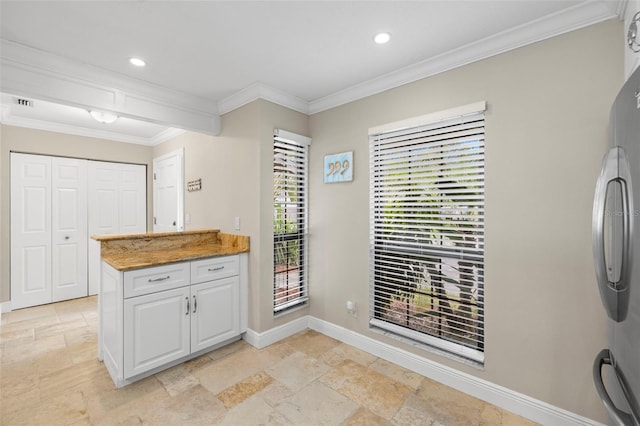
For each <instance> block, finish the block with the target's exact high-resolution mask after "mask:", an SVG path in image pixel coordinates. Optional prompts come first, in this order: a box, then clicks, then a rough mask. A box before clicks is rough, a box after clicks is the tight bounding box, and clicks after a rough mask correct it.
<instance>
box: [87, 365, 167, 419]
mask: <svg viewBox="0 0 640 426" xmlns="http://www.w3.org/2000/svg"><path fill="white" fill-rule="evenodd" d="M149 379H152V380H149ZM149 379H143V380H141V381H140V382H136V383H133V384H131V385H128V386H126V387H124V388H120V389H116V390H113V391H110V392H102V393H99V394H96V395H92V396H89V397H87V410H88V414H89V418H90V421H91V423H92V424H94V425H120V424H132V425H134V424H162V425H168V424H169V423H167V422H163V423H160V422H159V421H158V420H156V422H155V423H153V422H150V421H146V422H145V420H144V419H149V418H156V419H157V418H160V417H161V416H162V415H164V414H166V413H165V411H164V407H165V406H167V405H168V404H169V403H170V401H171V397H170V396H169V394H167V392H165V390H164V388H163V387H162V386H161V385H160V383H159V382H158V381H157V380H156V379H155V378H153V377H151V378H149ZM136 385H137V386H136ZM154 416H155V417H154Z"/></svg>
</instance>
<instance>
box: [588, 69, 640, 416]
mask: <svg viewBox="0 0 640 426" xmlns="http://www.w3.org/2000/svg"><path fill="white" fill-rule="evenodd" d="M609 132H610V144H611V145H610V149H609V151H608V153H607V154H606V155H605V157H604V160H603V162H602V169H601V171H600V176H599V178H598V182H597V184H596V193H595V198H594V206H593V252H594V261H595V267H596V277H597V281H598V287H599V290H600V296H601V298H602V303H603V305H604V308H605V311H606V313H607V322H608V346H609V347H608V348H607V349H603V350H602V351H601V352H600V353H599V354H598V355H597V357H596V360H595V362H594V365H593V379H594V382H595V386H596V390H597V391H598V395H599V396H600V398H601V399H602V401H603V403H604V405H605V407H606V409H607V412H608V413H609V420H610V423H611V424H613V425H640V401H639V400H638V398H639V397H640V68H639V69H637V70H636V71H635V72H634V73H633V74H632V75H631V77H630V78H629V79H628V80H627V82H626V83H625V84H624V86H623V87H622V89H621V90H620V93H618V96H617V97H616V100H615V102H614V104H613V106H612V107H611V114H610V130H609ZM603 373H604V374H603ZM603 376H604V377H605V380H603Z"/></svg>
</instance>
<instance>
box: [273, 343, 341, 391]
mask: <svg viewBox="0 0 640 426" xmlns="http://www.w3.org/2000/svg"><path fill="white" fill-rule="evenodd" d="M329 369H330V367H329V366H328V365H327V364H325V363H324V362H322V361H320V360H318V359H316V358H312V357H310V356H309V355H307V354H304V353H302V352H295V353H293V354H291V355H289V356H288V357H286V358H284V359H283V360H281V361H279V362H277V363H276V364H273V365H272V366H271V367H269V368H267V370H266V371H267V373H269V375H270V376H271V377H273V378H274V379H276V380H277V381H279V382H280V383H282V384H283V385H285V386H286V387H288V388H289V389H291V390H292V391H297V390H300V389H302V388H303V387H304V386H306V385H308V384H309V383H311V382H313V381H314V380H316V379H317V378H318V377H320V376H322V375H323V374H325V373H326V372H327V371H329Z"/></svg>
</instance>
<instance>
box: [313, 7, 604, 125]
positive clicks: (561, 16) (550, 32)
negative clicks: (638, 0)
mask: <svg viewBox="0 0 640 426" xmlns="http://www.w3.org/2000/svg"><path fill="white" fill-rule="evenodd" d="M616 17H617V15H616V14H615V13H613V12H612V11H611V9H610V8H609V7H608V5H607V2H606V1H591V2H589V1H587V2H582V3H580V4H578V5H576V6H574V7H571V8H567V9H565V10H562V11H560V12H558V13H554V14H551V15H548V16H545V17H543V18H541V19H538V20H536V21H533V22H529V23H527V24H524V25H520V26H518V27H515V28H511V29H509V30H506V31H503V32H502V33H498V34H495V35H492V36H490V37H487V38H484V39H481V40H477V41H476V42H474V43H471V44H469V45H467V46H464V47H461V48H459V49H454V50H452V51H450V52H446V53H444V54H442V55H439V56H436V57H433V58H430V59H427V60H424V61H421V62H418V63H416V64H413V65H410V66H407V67H405V68H402V69H399V70H396V71H392V72H390V73H388V74H385V75H382V76H380V77H377V78H374V79H371V80H368V81H365V82H363V83H360V84H357V85H355V86H352V87H349V88H347V89H344V90H342V91H339V92H336V93H333V94H331V95H328V96H325V97H324V98H320V99H316V100H313V101H311V102H310V103H309V114H316V113H318V112H322V111H326V110H328V109H331V108H335V107H338V106H340V105H344V104H347V103H349V102H353V101H356V100H358V99H362V98H366V97H368V96H371V95H375V94H377V93H381V92H384V91H385V90H389V89H393V88H395V87H399V86H402V85H404V84H407V83H411V82H414V81H417V80H421V79H423V78H426V77H430V76H433V75H436V74H440V73H442V72H445V71H449V70H451V69H454V68H458V67H461V66H463V65H468V64H470V63H472V62H476V61H480V60H482V59H486V58H490V57H492V56H496V55H499V54H501V53H504V52H508V51H510V50H514V49H517V48H519V47H523V46H526V45H529V44H532V43H535V42H538V41H542V40H545V39H548V38H551V37H555V36H557V35H561V34H565V33H568V32H570V31H574V30H577V29H580V28H584V27H587V26H589V25H593V24H596V23H598V22H602V21H606V20H609V19H613V18H616Z"/></svg>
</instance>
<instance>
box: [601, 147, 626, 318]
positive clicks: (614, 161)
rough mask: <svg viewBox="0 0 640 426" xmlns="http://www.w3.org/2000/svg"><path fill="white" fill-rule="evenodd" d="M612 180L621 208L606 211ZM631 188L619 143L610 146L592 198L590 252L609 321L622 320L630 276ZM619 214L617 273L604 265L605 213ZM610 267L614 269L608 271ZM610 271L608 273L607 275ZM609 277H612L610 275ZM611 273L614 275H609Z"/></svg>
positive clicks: (624, 155) (624, 154)
mask: <svg viewBox="0 0 640 426" xmlns="http://www.w3.org/2000/svg"><path fill="white" fill-rule="evenodd" d="M612 183H616V184H617V185H619V187H620V190H621V198H622V200H621V201H622V212H607V205H606V202H607V193H608V190H609V187H610V185H611V184H612ZM631 194H633V190H632V187H631V172H630V169H629V161H628V159H627V155H626V153H625V152H624V150H623V149H622V148H620V147H615V148H611V149H610V150H609V152H608V153H607V155H606V156H605V157H604V160H603V162H602V169H601V171H600V176H599V177H598V182H597V184H596V191H595V197H594V202H593V256H594V263H595V267H596V279H597V281H598V288H599V289H600V295H601V298H602V303H603V304H604V306H605V309H606V311H607V315H608V316H609V318H611V319H612V320H613V321H616V322H620V321H624V319H625V318H626V316H627V310H628V305H629V303H628V302H629V300H628V296H629V292H628V288H629V280H630V278H631V259H632V257H631V248H632V244H631V241H632V235H633V215H634V214H635V211H634V209H633V197H632V196H631ZM618 213H619V214H620V218H619V219H620V220H621V224H622V242H621V243H622V247H621V252H620V254H621V259H620V270H619V274H617V273H615V270H616V266H615V265H613V266H612V265H607V259H606V257H605V247H604V244H605V241H604V238H605V229H604V226H605V217H606V216H607V214H608V215H612V216H615V215H616V214H618ZM610 269H612V270H613V271H614V272H611V271H610ZM609 274H611V275H609ZM610 277H612V278H611V279H610ZM613 277H615V278H613Z"/></svg>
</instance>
